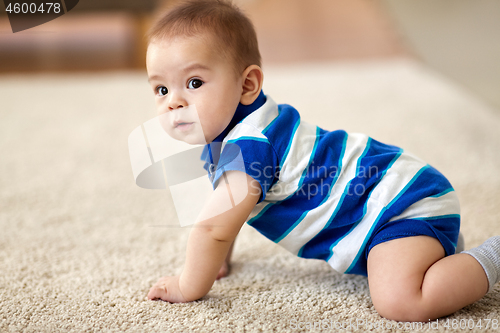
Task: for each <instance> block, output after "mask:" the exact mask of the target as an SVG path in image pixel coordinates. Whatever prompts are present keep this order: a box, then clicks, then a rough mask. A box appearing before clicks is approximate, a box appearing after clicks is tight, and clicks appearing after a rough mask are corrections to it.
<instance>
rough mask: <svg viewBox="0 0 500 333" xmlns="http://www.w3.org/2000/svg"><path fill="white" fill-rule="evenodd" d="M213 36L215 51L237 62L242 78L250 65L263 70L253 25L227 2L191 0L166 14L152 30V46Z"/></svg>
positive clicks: (149, 40) (223, 0)
mask: <svg viewBox="0 0 500 333" xmlns="http://www.w3.org/2000/svg"><path fill="white" fill-rule="evenodd" d="M206 34H209V36H211V37H212V38H214V39H213V40H214V41H215V44H216V45H214V47H216V48H217V51H219V52H220V53H221V54H222V55H224V56H226V57H228V58H229V59H228V60H231V61H233V63H234V66H235V70H236V71H237V72H238V74H241V72H242V71H243V70H244V69H245V68H247V67H248V66H250V65H258V66H261V58H260V52H259V46H258V43H257V35H256V33H255V29H254V27H253V25H252V22H251V21H250V20H249V19H248V18H247V17H246V16H245V15H244V14H243V13H242V12H241V10H240V9H239V8H237V7H236V6H234V5H233V4H232V3H231V2H229V1H227V0H194V1H193V0H191V1H185V2H182V3H181V4H180V5H177V6H175V7H174V8H173V9H171V10H169V11H168V12H166V13H165V14H163V15H162V16H161V17H160V19H159V20H158V21H157V22H156V23H155V24H154V25H153V26H152V27H151V29H150V30H149V32H148V34H147V37H148V43H152V42H155V41H159V40H162V39H169V38H175V37H179V36H180V37H190V36H198V35H206Z"/></svg>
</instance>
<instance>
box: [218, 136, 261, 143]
mask: <svg viewBox="0 0 500 333" xmlns="http://www.w3.org/2000/svg"><path fill="white" fill-rule="evenodd" d="M239 140H251V141H260V142H265V143H270V142H269V140H268V139H267V138H265V139H263V138H256V137H253V136H242V137H239V138H236V139H232V140H228V141H227V143H235V142H236V141H239Z"/></svg>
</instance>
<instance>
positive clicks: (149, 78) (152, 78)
mask: <svg viewBox="0 0 500 333" xmlns="http://www.w3.org/2000/svg"><path fill="white" fill-rule="evenodd" d="M160 78H161V76H160V75H152V76H150V77H148V82H151V80H157V79H160Z"/></svg>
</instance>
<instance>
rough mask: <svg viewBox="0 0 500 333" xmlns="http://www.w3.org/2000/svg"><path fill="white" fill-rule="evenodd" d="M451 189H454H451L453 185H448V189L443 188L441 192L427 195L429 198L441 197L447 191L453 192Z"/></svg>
mask: <svg viewBox="0 0 500 333" xmlns="http://www.w3.org/2000/svg"><path fill="white" fill-rule="evenodd" d="M453 191H455V190H454V189H453V187H450V188H449V189H447V190H444V191H443V192H441V193H438V194H434V195H430V196H429V198H439V197H442V196H443V195H445V194H448V193H450V192H453Z"/></svg>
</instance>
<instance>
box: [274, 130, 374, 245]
mask: <svg viewBox="0 0 500 333" xmlns="http://www.w3.org/2000/svg"><path fill="white" fill-rule="evenodd" d="M367 142H368V137H367V136H366V135H364V134H349V135H348V137H347V142H346V148H345V152H344V156H343V158H342V169H341V170H340V176H339V178H338V179H337V181H336V183H335V184H334V185H333V187H332V189H331V192H330V197H329V198H328V199H327V200H326V201H324V202H323V204H322V205H320V206H318V207H316V208H314V209H312V210H310V211H309V212H308V213H307V215H306V216H305V217H304V219H303V220H302V221H301V222H300V223H299V224H298V225H297V226H296V227H295V228H294V229H293V230H292V231H291V232H290V233H289V234H288V235H287V236H286V237H284V238H283V239H282V240H281V241H280V242H279V243H278V244H279V245H281V246H283V247H284V248H286V249H287V250H288V251H290V252H292V253H293V254H295V255H297V254H298V253H299V250H300V249H301V248H302V246H304V244H306V243H307V242H309V241H310V240H311V239H312V238H314V237H315V236H316V235H317V234H318V233H319V232H321V230H323V229H324V227H325V226H326V224H327V223H328V220H329V219H330V218H331V216H332V215H333V213H334V212H335V209H336V208H337V206H338V205H339V204H340V199H341V197H342V194H343V193H344V191H345V189H346V187H347V184H348V183H349V182H350V181H351V180H352V179H353V178H354V177H355V176H356V174H357V170H356V169H357V166H358V160H359V158H360V157H361V154H362V153H363V151H364V150H365V148H366V144H367ZM329 187H330V185H329V186H328V187H325V188H324V189H321V191H328V189H329ZM323 193H324V192H323Z"/></svg>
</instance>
